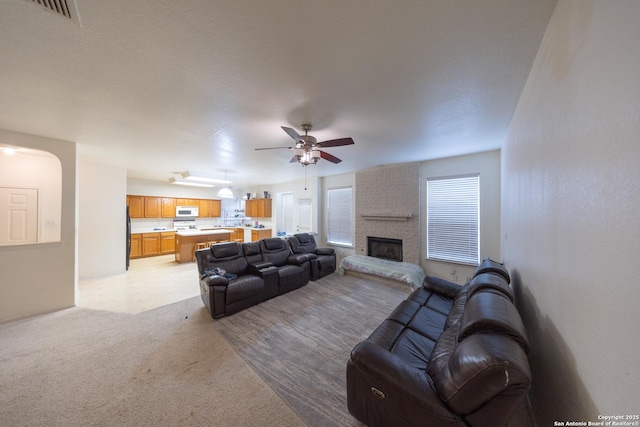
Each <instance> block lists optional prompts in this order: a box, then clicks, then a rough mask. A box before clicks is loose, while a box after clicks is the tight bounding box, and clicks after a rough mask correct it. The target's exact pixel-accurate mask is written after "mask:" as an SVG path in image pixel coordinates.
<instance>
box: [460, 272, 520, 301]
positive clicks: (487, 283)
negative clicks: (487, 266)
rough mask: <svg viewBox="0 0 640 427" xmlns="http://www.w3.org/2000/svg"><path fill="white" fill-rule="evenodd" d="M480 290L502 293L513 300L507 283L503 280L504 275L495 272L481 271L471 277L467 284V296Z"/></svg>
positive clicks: (469, 296)
mask: <svg viewBox="0 0 640 427" xmlns="http://www.w3.org/2000/svg"><path fill="white" fill-rule="evenodd" d="M480 291H488V292H493V293H498V294H502V295H504V296H505V297H506V298H509V301H513V294H512V292H511V288H510V287H509V283H508V282H507V281H506V280H504V277H502V276H499V275H496V274H491V273H481V274H478V275H476V276H475V277H474V278H473V279H471V281H470V282H469V285H468V286H467V294H468V295H467V297H468V298H471V297H472V296H473V295H474V294H475V293H476V292H480Z"/></svg>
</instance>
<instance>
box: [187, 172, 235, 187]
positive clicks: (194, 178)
mask: <svg viewBox="0 0 640 427" xmlns="http://www.w3.org/2000/svg"><path fill="white" fill-rule="evenodd" d="M181 175H182V177H183V178H184V179H187V180H189V181H200V182H212V183H214V184H231V181H227V180H226V179H218V178H211V177H209V176H206V175H204V174H200V175H198V174H195V173H193V172H189V171H184V172H182V174H181Z"/></svg>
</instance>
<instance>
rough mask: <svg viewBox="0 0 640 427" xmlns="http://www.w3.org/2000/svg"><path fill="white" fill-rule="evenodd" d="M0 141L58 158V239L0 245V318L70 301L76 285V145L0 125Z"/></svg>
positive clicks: (55, 307)
mask: <svg viewBox="0 0 640 427" xmlns="http://www.w3.org/2000/svg"><path fill="white" fill-rule="evenodd" d="M0 140H1V141H2V142H3V143H6V144H10V145H17V146H21V147H27V148H34V149H38V150H43V151H48V152H50V153H52V154H54V155H55V156H56V157H58V159H59V160H60V165H61V166H62V176H61V183H62V185H61V204H60V210H61V215H60V240H59V241H58V242H48V243H36V244H32V245H20V246H0V272H1V273H0V321H4V320H9V319H15V318H19V317H24V316H29V315H33V314H40V313H46V312H50V311H54V310H58V309H61V308H66V307H71V306H73V305H74V293H75V287H76V264H75V256H76V233H75V227H76V146H75V144H74V143H72V142H68V141H61V140H57V139H51V138H43V137H39V136H34V135H27V134H22V133H17V132H11V131H7V130H2V129H0Z"/></svg>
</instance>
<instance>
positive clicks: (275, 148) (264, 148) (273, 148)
mask: <svg viewBox="0 0 640 427" xmlns="http://www.w3.org/2000/svg"><path fill="white" fill-rule="evenodd" d="M279 148H287V149H289V150H291V149H292V147H263V148H254V150H277V149H279Z"/></svg>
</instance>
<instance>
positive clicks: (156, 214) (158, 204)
mask: <svg viewBox="0 0 640 427" xmlns="http://www.w3.org/2000/svg"><path fill="white" fill-rule="evenodd" d="M161 211H162V198H161V197H145V198H144V217H145V218H160V212H161Z"/></svg>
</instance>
